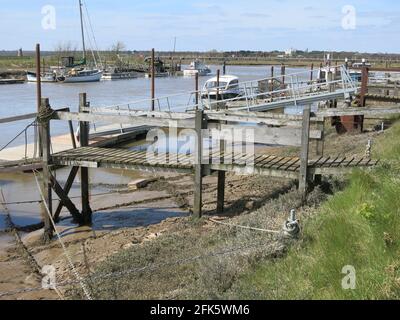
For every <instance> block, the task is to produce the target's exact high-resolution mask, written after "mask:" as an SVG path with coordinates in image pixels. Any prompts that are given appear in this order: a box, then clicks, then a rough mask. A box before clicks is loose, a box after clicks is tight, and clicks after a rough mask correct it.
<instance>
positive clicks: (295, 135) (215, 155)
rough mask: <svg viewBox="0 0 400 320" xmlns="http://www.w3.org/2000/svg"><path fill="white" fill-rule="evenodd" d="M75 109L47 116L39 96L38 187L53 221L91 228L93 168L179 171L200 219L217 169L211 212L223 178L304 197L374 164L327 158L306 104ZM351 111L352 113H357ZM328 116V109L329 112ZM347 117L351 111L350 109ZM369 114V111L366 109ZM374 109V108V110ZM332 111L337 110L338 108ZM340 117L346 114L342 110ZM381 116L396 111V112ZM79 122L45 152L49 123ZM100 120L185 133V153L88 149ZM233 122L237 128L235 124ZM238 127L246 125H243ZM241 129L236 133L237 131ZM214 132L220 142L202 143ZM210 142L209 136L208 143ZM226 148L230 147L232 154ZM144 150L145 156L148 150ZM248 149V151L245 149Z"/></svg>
mask: <svg viewBox="0 0 400 320" xmlns="http://www.w3.org/2000/svg"><path fill="white" fill-rule="evenodd" d="M80 100H81V107H80V112H75V113H74V112H67V111H54V110H53V109H52V108H51V107H50V103H49V100H48V99H42V106H41V112H40V113H39V115H40V117H39V118H38V122H39V127H40V135H41V139H42V147H41V150H42V153H43V158H42V164H43V190H44V191H45V192H44V194H45V199H44V200H45V202H46V203H47V206H48V207H49V209H50V210H51V212H52V213H53V208H52V191H54V192H55V193H56V194H57V195H58V197H59V198H60V199H61V200H60V202H59V205H58V206H57V208H56V210H55V211H54V218H55V219H57V218H58V216H59V214H60V212H61V209H62V208H63V207H64V206H65V207H66V208H67V209H68V211H69V212H70V213H71V214H72V216H73V217H74V221H76V222H77V223H80V224H90V223H91V209H90V200H89V199H90V196H89V176H88V170H89V169H90V170H93V169H95V168H116V169H127V170H143V171H148V172H168V171H173V172H183V173H193V174H194V189H195V192H194V203H193V214H194V215H195V216H201V214H202V181H203V177H204V176H206V175H209V174H211V173H212V172H218V188H217V210H218V211H219V212H222V211H223V209H224V194H225V173H226V172H233V173H236V174H242V175H249V174H258V175H267V176H273V177H282V178H289V179H297V180H298V181H299V189H300V191H301V192H302V193H303V195H306V193H307V190H308V186H309V183H310V181H312V180H313V179H319V178H320V176H321V175H324V174H329V175H330V174H341V173H344V172H346V171H348V170H351V169H352V168H355V167H371V166H374V165H376V164H377V162H378V161H376V160H371V159H369V158H368V157H365V158H363V157H361V158H355V157H350V158H346V157H329V156H324V155H323V141H324V134H323V131H324V129H323V128H324V123H325V118H324V116H323V112H321V113H318V114H312V113H311V110H310V107H305V108H304V112H303V115H302V116H295V115H291V116H290V115H283V114H273V113H260V112H243V111H230V110H223V111H212V110H207V111H205V110H196V111H194V112H186V113H172V112H160V111H157V112H156V111H132V112H131V113H130V114H118V113H114V114H110V113H109V112H108V113H105V114H104V113H103V114H100V113H97V114H96V113H89V112H88V108H87V106H88V104H87V102H86V94H81V97H80ZM354 109H357V110H358V112H359V109H360V108H354ZM328 111H329V112H330V113H333V111H332V110H331V109H329V110H328ZM347 111H348V112H350V113H351V112H352V111H353V112H354V110H353V109H351V108H349V109H348V110H347ZM365 111H369V112H370V114H371V113H373V110H371V109H367V108H365ZM375 111H376V112H378V113H379V112H380V110H375ZM337 112H339V110H338V111H337ZM342 112H345V111H342ZM388 112H392V113H395V112H397V113H399V112H400V109H399V108H396V110H394V109H393V110H389V111H388ZM56 120H65V121H79V126H80V139H79V140H80V146H79V147H76V148H73V149H70V150H65V151H61V152H56V153H53V154H52V153H51V152H50V148H49V141H50V121H56ZM95 121H102V122H110V123H128V124H130V125H132V126H133V125H140V126H143V125H145V126H150V127H153V128H159V129H160V128H164V129H165V128H169V129H171V127H172V129H174V130H178V129H179V130H184V131H185V130H186V131H187V132H186V133H188V134H189V135H192V136H193V137H194V138H195V141H196V142H195V143H194V146H193V147H194V148H192V149H191V152H186V153H179V152H177V153H173V152H161V151H159V150H158V149H157V148H156V149H153V150H151V148H149V149H148V150H146V151H131V150H127V149H114V148H101V147H92V146H88V135H89V132H88V131H89V122H95ZM238 122H240V123H241V124H238ZM243 123H246V124H247V125H245V126H243ZM244 128H245V130H244V131H243V129H244ZM238 129H240V130H242V131H239V132H241V134H240V135H239V136H238V135H235V134H232V135H229V134H228V135H223V134H221V133H222V132H235V130H238ZM215 132H217V133H219V135H217V137H218V138H217V140H218V142H219V144H217V146H216V147H215V146H214V144H212V143H211V144H210V143H208V144H207V141H209V140H210V139H212V138H213V134H214V133H215ZM210 137H211V138H210ZM312 140H316V141H317V143H316V148H317V154H318V157H317V158H315V159H309V147H310V141H312ZM233 141H234V142H235V143H237V141H240V142H245V143H246V142H247V144H249V143H250V147H251V146H253V147H254V143H263V144H274V145H288V146H294V147H299V148H300V154H299V156H298V157H283V156H277V155H268V154H258V155H256V154H255V153H254V149H251V148H250V149H245V150H244V147H245V146H244V145H243V144H242V145H241V148H240V149H239V150H237V149H235V147H234V143H232V142H233ZM229 146H233V149H232V148H230V147H229ZM149 150H150V151H149ZM249 150H250V151H249ZM58 166H69V167H71V172H70V174H69V177H68V179H67V182H66V184H65V185H64V186H61V185H60V184H59V183H58V182H57V179H56V178H55V176H54V175H53V174H52V170H53V168H54V167H58ZM79 172H80V183H81V198H82V211H79V210H78V209H77V207H76V206H75V204H74V203H73V202H72V200H71V199H70V198H69V196H68V194H69V191H70V189H71V187H72V184H73V181H74V179H75V177H76V176H77V175H78V173H79ZM51 236H52V227H51V223H50V220H49V219H45V237H46V238H47V239H50V238H51Z"/></svg>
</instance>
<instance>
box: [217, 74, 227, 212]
mask: <svg viewBox="0 0 400 320" xmlns="http://www.w3.org/2000/svg"><path fill="white" fill-rule="evenodd" d="M219 78H220V77H219V70H218V71H217V87H218V88H219V85H220V81H219V80H220V79H219ZM216 98H217V105H218V101H219V89H217V97H216ZM218 109H219V107H218ZM223 123H226V122H224V121H223V122H220V129H221V124H223ZM219 151H220V154H221V159H220V161H221V163H222V162H223V160H224V159H223V158H224V156H223V155H224V154H225V141H224V140H220V142H219ZM224 203H225V171H218V181H217V213H222V212H224Z"/></svg>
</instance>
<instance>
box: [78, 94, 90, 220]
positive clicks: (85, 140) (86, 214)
mask: <svg viewBox="0 0 400 320" xmlns="http://www.w3.org/2000/svg"><path fill="white" fill-rule="evenodd" d="M87 106H88V103H87V97H86V93H81V94H79V112H81V113H85V112H86V113H87V111H85V108H86V107H87ZM89 128H90V127H89V122H84V121H80V123H79V141H80V144H81V147H87V146H88V145H89ZM81 197H82V220H83V224H85V225H90V224H91V223H92V209H91V208H90V199H89V169H88V168H84V167H81Z"/></svg>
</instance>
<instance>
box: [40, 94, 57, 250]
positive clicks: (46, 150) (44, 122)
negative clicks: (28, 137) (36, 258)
mask: <svg viewBox="0 0 400 320" xmlns="http://www.w3.org/2000/svg"><path fill="white" fill-rule="evenodd" d="M50 111H51V108H50V103H49V99H48V98H42V99H41V103H40V112H39V115H38V122H39V136H40V137H41V145H40V146H41V150H40V153H41V154H42V155H43V156H42V163H43V164H42V165H43V171H42V176H43V182H42V183H43V198H44V199H43V200H44V202H45V203H44V204H43V206H47V209H46V208H43V207H42V212H43V222H44V235H43V240H44V242H46V243H47V242H49V241H51V239H52V238H53V231H54V230H53V226H52V224H51V221H50V216H49V214H50V215H52V211H53V205H52V203H53V201H52V189H51V181H50V176H51V173H50V165H51V153H50V152H51V151H50V118H51V116H50ZM47 210H48V212H47Z"/></svg>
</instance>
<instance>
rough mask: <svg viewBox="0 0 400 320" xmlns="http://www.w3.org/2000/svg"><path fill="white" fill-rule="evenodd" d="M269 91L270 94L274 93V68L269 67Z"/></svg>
mask: <svg viewBox="0 0 400 320" xmlns="http://www.w3.org/2000/svg"><path fill="white" fill-rule="evenodd" d="M269 91H271V92H273V91H274V66H271V84H270V88H269ZM271 99H272V95H271Z"/></svg>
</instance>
